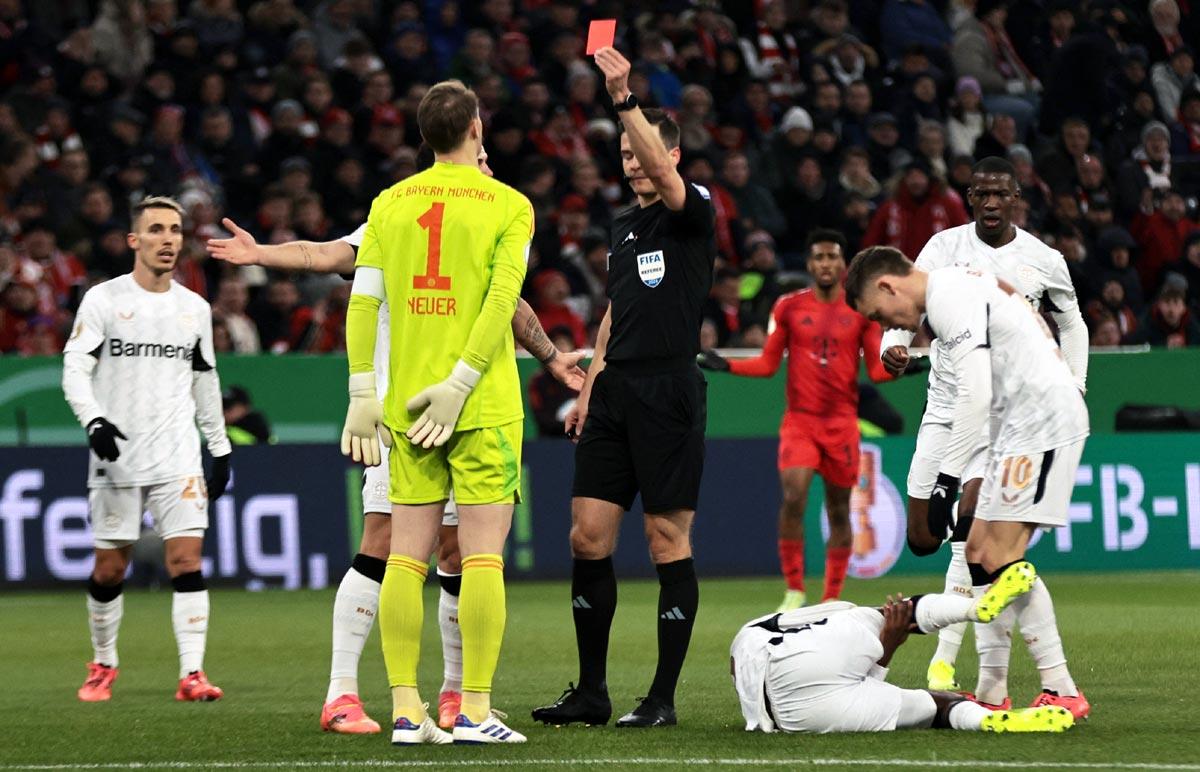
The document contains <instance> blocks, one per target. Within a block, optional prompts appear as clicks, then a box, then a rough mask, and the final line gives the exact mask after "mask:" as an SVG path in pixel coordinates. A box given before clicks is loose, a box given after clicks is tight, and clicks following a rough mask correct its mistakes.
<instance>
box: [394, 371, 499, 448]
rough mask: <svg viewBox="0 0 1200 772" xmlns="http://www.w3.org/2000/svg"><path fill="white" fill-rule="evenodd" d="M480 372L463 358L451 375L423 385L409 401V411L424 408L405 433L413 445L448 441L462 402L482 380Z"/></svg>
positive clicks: (425, 445) (427, 445) (426, 445)
mask: <svg viewBox="0 0 1200 772" xmlns="http://www.w3.org/2000/svg"><path fill="white" fill-rule="evenodd" d="M480 375H481V374H480V373H478V372H476V371H475V370H474V369H472V368H471V366H470V365H468V364H467V363H466V362H464V361H462V360H461V359H460V360H458V363H457V364H455V365H454V369H453V370H452V371H451V372H450V377H449V378H447V379H446V380H444V381H442V382H441V383H435V384H433V385H432V386H429V387H428V388H426V389H423V390H422V391H421V392H419V393H418V394H417V395H416V396H415V397H413V398H412V399H410V400H409V401H408V410H409V412H410V413H411V412H415V411H417V410H420V409H421V408H425V412H423V413H421V415H420V417H419V418H417V420H416V422H415V423H413V425H412V426H411V427H409V429H408V432H407V435H406V436H407V437H408V439H409V440H411V441H412V444H413V445H420V446H421V447H423V448H437V447H441V446H442V445H445V444H446V442H447V440H449V439H450V435H451V434H453V433H454V425H455V424H456V423H458V415H459V413H461V412H462V409H463V403H465V402H466V401H467V397H469V396H471V390H472V389H474V388H475V384H477V383H479V378H480Z"/></svg>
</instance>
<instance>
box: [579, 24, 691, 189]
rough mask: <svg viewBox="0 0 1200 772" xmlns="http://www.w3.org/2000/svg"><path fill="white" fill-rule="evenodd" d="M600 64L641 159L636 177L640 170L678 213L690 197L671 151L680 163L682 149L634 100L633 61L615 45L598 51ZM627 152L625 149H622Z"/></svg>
mask: <svg viewBox="0 0 1200 772" xmlns="http://www.w3.org/2000/svg"><path fill="white" fill-rule="evenodd" d="M596 66H597V67H599V68H600V71H601V72H603V73H604V86H605V88H607V89H608V94H609V96H611V97H612V100H613V105H614V106H615V107H616V110H617V115H618V116H620V118H621V124H622V125H623V126H624V127H625V133H626V134H628V135H629V146H630V149H631V150H632V151H633V156H634V158H635V159H636V160H637V164H636V166H635V167H634V169H633V171H634V175H631V176H630V179H631V180H632V179H633V178H634V176H635V175H636V174H638V173H640V174H641V175H642V176H644V177H645V178H646V179H647V180H649V181H650V183H651V184H652V185H654V190H655V191H656V192H657V193H658V195H659V196H660V197H661V198H662V200H663V203H664V204H666V205H667V208H668V209H671V210H673V211H676V212H678V211H679V210H680V209H683V205H684V202H685V200H686V196H687V189H686V188H685V187H684V183H683V177H680V176H679V171H678V169H676V166H675V164H674V163H671V157H670V156H671V154H672V153H674V154H675V156H676V157H675V161H676V162H678V160H679V158H678V156H679V153H680V150H679V148H678V147H674V148H671V149H670V150H668V149H667V148H666V146H665V145H664V144H663V142H662V139H661V137H660V136H659V132H658V127H657V126H653V125H651V124H650V122H649V121H647V120H646V116H645V115H644V114H643V113H642V110H641V107H639V106H638V103H637V99H636V98H635V99H632V101H631V97H632V96H633V92H631V91H630V90H629V70H630V67H631V65H630V64H629V60H628V59H626V58H625V57H624V56H622V55H621V52H620V51H618V50H617V49H615V48H607V47H606V48H601V49H600V50H598V51H596ZM622 153H624V151H622Z"/></svg>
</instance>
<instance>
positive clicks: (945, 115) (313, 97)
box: [0, 0, 1200, 355]
mask: <svg viewBox="0 0 1200 772" xmlns="http://www.w3.org/2000/svg"><path fill="white" fill-rule="evenodd" d="M614 16H615V17H617V18H618V19H619V22H618V27H617V31H618V41H617V45H618V47H619V48H621V49H622V50H623V51H624V52H626V53H627V55H628V56H629V57H630V59H631V60H632V61H633V62H634V70H633V73H632V75H631V77H630V87H631V88H632V90H633V92H634V93H635V94H636V95H637V97H638V100H639V101H640V102H641V104H642V105H656V106H661V107H664V108H666V109H668V110H670V111H671V112H672V113H673V114H674V115H675V116H676V117H677V120H678V122H679V124H680V126H681V129H682V140H681V142H682V159H681V161H680V170H681V171H682V173H683V174H684V176H685V177H686V178H687V179H689V180H691V181H693V182H695V183H698V184H702V185H704V186H706V187H707V188H708V189H709V190H710V191H711V193H712V201H713V204H714V207H715V210H716V217H717V230H716V234H717V238H716V241H717V248H718V250H719V254H720V260H719V268H718V271H717V274H716V276H715V279H714V286H713V290H712V296H711V299H710V301H709V306H708V311H707V314H706V317H707V319H706V322H705V325H704V328H703V330H702V338H703V340H704V343H705V345H721V346H748V347H755V346H758V345H761V343H762V341H763V338H764V331H765V327H766V319H767V315H768V312H769V310H770V308H771V305H772V303H773V301H774V299H775V298H776V297H777V296H778V295H779V294H780V293H782V292H784V291H786V290H788V289H790V288H792V287H796V286H801V285H803V283H804V282H805V279H806V277H805V276H804V273H803V269H804V254H803V244H804V239H805V237H806V235H807V233H808V232H809V231H810V230H811V229H812V228H814V227H818V226H825V227H834V228H837V229H839V230H841V231H842V232H843V233H844V234H845V235H846V237H847V240H848V242H849V248H850V250H851V254H852V253H853V251H854V250H856V249H858V248H860V247H862V246H866V245H871V244H891V245H894V246H897V247H899V248H901V249H903V250H904V251H905V253H906V254H908V255H910V256H915V255H916V254H917V252H919V250H920V248H921V246H922V245H923V244H924V243H925V241H926V240H927V239H928V238H929V237H930V235H931V234H933V233H934V232H936V231H938V230H940V229H943V228H947V227H951V226H955V225H959V224H961V223H964V222H966V221H967V220H968V218H969V217H970V214H969V212H968V211H967V208H966V205H965V203H964V200H965V190H966V186H967V184H968V183H969V180H970V169H971V165H972V163H973V162H974V161H975V160H976V159H978V158H981V157H984V156H989V155H999V156H1004V157H1006V158H1008V159H1010V160H1011V161H1012V162H1013V163H1014V164H1015V166H1016V169H1017V174H1018V176H1019V182H1020V184H1021V188H1022V191H1023V197H1022V200H1021V202H1020V205H1019V210H1018V215H1017V222H1018V224H1019V225H1020V226H1021V227H1023V228H1026V229H1028V230H1030V231H1032V232H1034V233H1035V234H1037V235H1038V236H1040V237H1041V238H1042V239H1044V240H1045V241H1046V242H1047V243H1049V244H1051V245H1053V246H1054V247H1055V248H1057V249H1058V250H1059V251H1061V252H1062V254H1063V256H1064V259H1065V260H1066V261H1067V262H1068V265H1069V268H1070V272H1071V276H1072V278H1073V280H1074V282H1075V285H1076V289H1077V291H1078V295H1079V297H1080V302H1081V304H1082V306H1083V307H1084V313H1085V318H1086V319H1087V321H1088V324H1089V327H1090V329H1091V334H1092V340H1093V344H1094V345H1117V344H1121V343H1138V342H1148V343H1150V344H1152V345H1157V346H1181V345H1200V325H1198V324H1197V319H1198V318H1200V223H1198V221H1197V208H1198V207H1197V198H1198V197H1200V77H1198V76H1197V74H1196V70H1195V67H1196V54H1195V51H1194V50H1193V48H1192V46H1193V45H1195V44H1196V43H1197V42H1200V4H1198V3H1197V2H1196V0H1150V2H1146V1H1145V0H1127V2H1119V1H1118V0H853V2H848V1H847V0H807V1H805V0H745V1H744V2H743V1H742V0H737V1H736V2H735V1H734V0H725V2H719V1H718V0H653V1H650V0H629V1H627V2H616V1H615V0H570V1H568V0H477V1H470V0H421V1H420V2H417V1H416V0H321V1H319V2H318V1H317V0H186V2H180V0H98V3H97V0H56V1H55V2H38V3H35V2H32V0H0V352H3V353H5V354H10V353H11V354H23V355H32V354H55V353H58V352H59V351H60V350H61V347H62V343H63V340H64V336H65V335H66V334H69V331H70V328H71V318H72V311H73V309H74V308H75V307H76V305H77V304H78V301H79V298H80V296H81V294H82V292H83V291H84V290H85V289H86V288H87V287H88V286H91V285H92V284H94V283H96V282H99V281H103V280H105V279H107V278H109V277H112V276H114V275H117V274H120V273H123V272H126V271H128V270H129V269H130V267H131V264H132V256H131V254H130V252H129V250H128V248H127V246H126V242H125V234H126V231H127V230H128V227H129V224H128V210H129V206H130V204H131V203H132V202H135V201H137V200H139V199H140V198H142V197H143V196H145V195H147V194H166V195H174V196H176V197H177V198H178V200H179V201H180V202H181V203H182V204H183V206H184V208H185V210H186V212H187V220H186V240H185V245H184V248H183V253H182V256H181V258H180V263H179V269H178V272H177V279H178V281H180V282H181V283H183V284H184V285H186V286H188V287H190V288H192V289H194V290H195V291H197V292H199V293H201V294H202V295H204V296H206V297H207V298H209V299H210V301H211V302H212V304H213V309H214V320H215V325H216V331H215V332H216V341H217V345H218V349H219V350H221V351H227V352H239V353H253V352H258V351H270V352H276V353H283V352H327V351H335V350H340V349H342V348H343V347H344V336H343V332H344V330H343V328H344V323H345V310H346V301H347V297H348V291H349V290H348V285H347V283H346V282H345V281H343V280H342V279H340V278H338V277H324V276H312V275H285V274H277V273H272V272H269V271H265V270H262V269H257V268H252V267H240V268H238V267H234V266H229V265H226V264H223V263H220V262H218V261H215V260H212V259H210V258H209V257H208V256H207V253H206V250H205V241H206V240H207V239H208V238H210V237H213V236H218V235H223V234H224V230H223V228H222V226H221V218H222V217H225V216H228V217H231V218H233V219H234V220H236V221H237V222H239V223H240V224H242V225H244V226H245V227H246V228H248V229H249V230H250V231H251V232H252V233H253V234H254V235H255V237H256V238H257V239H259V240H260V242H264V243H278V242H282V241H287V240H292V239H309V240H314V241H322V240H327V239H331V238H336V237H338V236H341V235H343V234H346V233H348V232H350V231H351V230H353V229H354V228H355V227H356V226H357V225H358V224H360V223H361V222H363V220H364V219H365V217H366V215H367V212H368V209H369V207H370V203H371V201H372V199H373V197H374V196H375V195H376V194H377V193H378V192H379V191H380V190H382V189H383V188H385V187H387V186H388V185H390V184H392V183H395V182H397V181H399V180H402V179H404V178H405V177H407V176H409V175H411V174H413V173H415V171H416V149H417V147H418V145H419V142H420V137H419V132H418V129H417V125H416V119H415V116H416V107H417V104H418V103H419V101H420V99H421V96H422V95H423V94H424V92H425V90H426V88H427V87H428V86H429V85H430V84H432V83H434V82H436V81H438V80H439V79H443V78H448V77H453V78H460V79H462V80H463V81H464V82H466V83H467V84H468V85H469V86H471V87H472V88H474V89H475V91H476V92H477V94H478V95H479V98H480V105H481V113H482V117H483V120H484V122H485V125H486V133H485V141H486V147H487V151H488V153H489V164H490V166H491V168H492V169H493V170H494V172H495V175H496V177H497V178H499V179H500V180H502V181H504V182H506V183H508V184H510V185H513V186H515V187H517V188H518V189H520V190H521V191H522V192H524V193H525V194H526V195H527V196H528V197H529V198H530V199H531V200H532V202H533V204H534V207H535V211H536V216H537V232H536V236H535V239H534V245H533V249H532V250H531V257H530V268H529V276H528V280H527V284H526V288H525V295H526V298H527V299H528V300H529V301H530V302H531V303H532V304H533V305H534V307H535V309H536V310H537V311H538V313H539V315H540V316H541V318H542V321H543V323H544V325H545V326H546V327H547V329H549V330H551V331H552V333H553V335H554V337H555V339H556V340H557V341H560V342H561V343H562V345H567V344H568V343H570V344H573V345H575V346H584V345H587V344H588V343H589V340H590V339H591V338H592V336H594V334H595V330H596V327H597V323H598V321H599V319H600V318H601V316H602V315H603V313H604V309H605V304H606V299H605V294H604V285H605V277H606V272H607V260H606V253H607V240H608V231H607V227H608V225H609V223H610V222H611V218H612V212H613V210H614V208H615V207H618V206H621V205H624V204H627V203H629V201H630V193H629V191H628V187H627V186H626V185H625V184H624V182H623V179H622V175H621V167H620V158H619V152H618V135H617V123H616V116H615V113H614V112H613V111H612V108H611V104H610V100H609V98H608V96H607V94H606V93H605V90H604V84H603V82H602V79H601V78H600V77H599V72H598V70H597V69H596V68H595V66H594V65H593V64H592V62H591V60H590V57H586V56H585V55H584V36H585V34H586V29H587V22H588V21H589V20H590V19H592V18H607V17H614Z"/></svg>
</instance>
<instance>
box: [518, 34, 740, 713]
mask: <svg viewBox="0 0 1200 772" xmlns="http://www.w3.org/2000/svg"><path fill="white" fill-rule="evenodd" d="M596 64H597V65H598V66H599V67H600V69H601V70H602V71H603V72H604V76H605V81H606V86H607V87H608V93H609V94H610V95H611V96H612V98H613V102H614V103H615V107H616V110H617V112H618V114H619V115H620V117H621V124H622V128H623V133H622V135H621V160H622V166H623V168H624V172H625V176H626V177H627V178H628V180H629V185H630V187H631V188H632V189H633V192H634V193H636V194H637V199H638V201H637V205H636V206H632V207H630V208H629V209H628V210H626V211H623V212H621V213H619V214H618V215H617V217H616V219H615V221H614V222H613V229H612V248H611V252H610V256H609V273H608V289H607V293H608V297H609V300H610V303H609V307H608V312H607V313H606V314H605V316H604V321H603V322H601V324H600V332H599V335H598V336H597V339H596V349H595V355H594V356H593V359H592V364H591V367H590V369H589V370H588V376H587V381H586V382H585V384H584V387H583V390H582V392H581V393H580V395H579V400H578V401H577V403H576V406H575V408H574V409H573V410H572V411H571V413H569V414H568V415H567V419H566V428H567V432H568V434H571V435H572V436H574V435H575V434H576V433H579V434H580V435H581V436H579V438H578V439H579V445H578V447H577V449H576V452H575V484H574V487H573V490H572V496H573V498H572V499H571V553H572V555H573V556H574V559H575V560H574V565H573V568H572V577H571V599H572V600H571V606H572V610H573V614H574V618H575V640H576V645H577V646H578V649H579V685H578V687H575V686H571V687H569V688H568V689H567V691H566V692H564V693H563V695H562V697H560V698H559V700H558V701H557V702H555V703H554V704H553V705H548V706H546V707H542V708H537V709H535V710H534V711H533V718H534V720H535V721H542V722H545V723H547V724H555V725H565V724H570V723H572V722H582V723H585V724H605V723H608V719H609V718H610V717H611V716H612V703H611V702H610V701H609V698H608V685H607V679H606V667H607V658H608V638H609V630H610V628H611V627H612V620H613V614H614V613H615V611H616V607H617V579H616V575H615V574H614V573H613V563H612V553H613V550H614V549H615V547H616V541H617V531H618V530H619V528H620V525H621V517H622V515H623V514H624V513H625V512H626V511H627V510H628V509H629V507H630V506H631V505H632V504H633V499H634V497H635V496H637V494H638V493H639V492H640V493H641V494H642V507H643V509H644V510H645V512H646V515H645V522H644V525H645V530H646V540H647V541H648V542H649V547H650V556H651V558H652V559H653V560H654V564H655V568H656V569H657V571H658V581H659V596H658V667H657V669H656V670H655V673H654V682H653V683H652V684H651V686H650V690H649V692H648V693H647V696H646V697H645V698H644V699H643V700H642V702H641V704H639V705H638V706H637V707H636V708H634V710H633V711H632V712H630V713H628V714H626V715H625V716H623V717H622V718H621V719H620V720H618V721H617V726H618V727H650V726H670V725H673V724H675V685H676V683H677V682H678V680H679V671H680V669H681V668H682V667H683V660H684V657H685V656H686V655H687V649H688V643H689V641H690V640H691V637H692V625H693V623H694V620H695V617H696V608H697V605H698V602H699V586H698V584H697V582H696V572H695V568H694V567H693V564H692V546H691V538H690V533H691V529H692V520H693V519H694V517H695V514H696V499H697V497H698V494H699V490H700V474H701V470H702V468H703V466H704V428H705V421H706V418H707V408H706V406H705V399H706V389H707V384H706V383H705V381H704V377H703V376H702V375H701V374H700V370H699V369H698V368H697V367H696V355H697V354H698V353H699V351H700V315H701V306H702V304H703V303H704V299H705V298H706V297H707V296H708V292H709V288H710V287H711V285H712V276H713V261H714V258H715V256H716V243H715V240H714V237H713V233H714V225H715V223H714V217H713V208H712V204H711V203H710V202H709V194H708V192H707V191H706V190H704V189H703V188H700V187H698V186H696V185H689V184H686V183H684V181H683V178H682V177H680V176H679V172H678V171H677V170H676V166H677V164H678V163H679V153H680V151H679V126H678V124H676V123H675V122H674V121H673V120H671V118H669V117H668V116H667V115H666V114H665V113H663V112H662V111H661V110H645V111H643V110H641V109H639V108H638V103H637V99H636V98H635V97H634V96H633V94H632V93H630V91H629V86H628V82H627V81H628V77H629V69H630V66H629V62H628V61H627V60H626V59H625V57H623V56H622V55H621V54H619V53H618V52H617V51H616V50H614V49H612V48H601V49H600V50H599V51H597V52H596Z"/></svg>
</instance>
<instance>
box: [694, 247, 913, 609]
mask: <svg viewBox="0 0 1200 772" xmlns="http://www.w3.org/2000/svg"><path fill="white" fill-rule="evenodd" d="M808 272H809V273H810V274H811V275H812V277H813V280H814V285H813V286H812V287H811V288H809V289H804V290H801V291H799V292H792V293H789V294H787V295H784V296H783V297H781V298H779V300H777V301H776V302H775V307H774V308H773V309H772V310H771V320H770V324H769V325H768V335H767V342H766V344H765V345H764V346H763V351H762V354H760V355H759V356H757V357H754V358H753V359H742V360H733V361H728V360H725V359H724V358H723V357H721V356H720V355H718V354H717V353H716V352H714V351H706V352H704V353H703V354H702V355H701V356H700V359H699V363H700V366H701V367H704V368H706V369H711V370H726V371H728V372H731V373H733V374H734V375H746V376H750V377H752V378H769V377H771V376H772V375H774V374H775V372H776V371H777V370H778V369H779V364H780V362H781V361H782V359H783V354H784V352H785V351H786V352H787V354H788V371H787V412H786V413H784V416H783V423H782V425H781V426H780V428H779V480H780V484H781V485H782V488H783V504H782V505H781V506H780V508H779V562H780V564H781V566H782V567H783V576H784V578H785V579H786V580H787V594H786V595H785V596H784V600H783V603H782V604H781V605H780V607H779V611H790V610H792V609H796V608H799V607H800V606H803V605H804V601H805V594H804V506H805V503H806V502H807V501H808V489H809V486H810V485H811V484H812V479H813V475H816V474H819V475H821V478H822V479H823V480H824V481H825V511H826V513H827V515H828V517H829V543H828V544H827V545H826V549H825V592H824V595H823V597H822V598H821V600H822V602H824V601H826V600H829V599H831V598H837V597H838V596H839V595H841V592H842V585H843V584H845V581H846V571H847V569H848V568H849V564H850V545H851V540H852V532H851V528H850V490H851V488H853V487H854V485H855V483H856V482H857V480H858V472H859V469H858V462H859V453H858V440H859V431H858V367H859V361H860V359H861V358H862V357H863V356H864V352H865V357H866V363H867V372H868V374H869V375H870V377H871V380H872V381H875V382H879V381H886V380H891V376H890V375H889V374H888V373H887V371H886V370H884V368H883V365H882V363H881V362H880V361H879V341H880V338H881V337H882V332H881V331H880V329H879V325H878V324H875V323H874V322H871V321H869V320H868V319H867V318H866V317H864V316H862V315H861V314H859V313H858V312H856V311H855V310H854V309H852V308H851V307H850V306H848V305H846V301H845V298H844V293H843V292H842V279H843V277H844V276H845V273H846V258H845V239H843V238H842V235H841V234H840V233H838V232H837V231H833V230H824V229H819V230H814V231H813V232H812V233H811V234H810V235H809V238H808Z"/></svg>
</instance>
